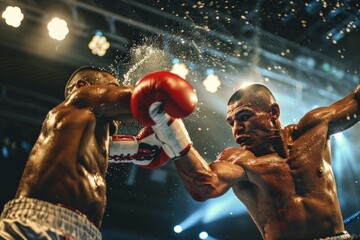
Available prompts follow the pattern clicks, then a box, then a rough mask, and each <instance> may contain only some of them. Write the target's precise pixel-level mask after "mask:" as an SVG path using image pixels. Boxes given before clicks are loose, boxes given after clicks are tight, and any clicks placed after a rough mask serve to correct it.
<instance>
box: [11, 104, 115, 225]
mask: <svg viewBox="0 0 360 240" xmlns="http://www.w3.org/2000/svg"><path fill="white" fill-rule="evenodd" d="M107 141H108V124H107V122H106V121H105V120H102V119H96V117H95V114H94V113H93V112H92V110H91V108H88V107H86V108H83V107H80V108H79V107H76V106H74V105H73V104H68V103H66V102H64V103H62V104H60V105H58V106H57V107H55V108H54V109H53V110H51V111H50V112H49V113H48V115H47V117H46V119H45V121H44V123H43V126H42V130H41V133H40V135H39V137H38V139H37V142H36V143H35V145H34V147H33V149H32V151H31V153H30V156H29V158H28V162H27V165H26V167H25V170H24V173H23V177H22V179H21V182H20V185H19V188H18V191H17V194H16V197H17V198H18V197H30V198H36V199H40V200H45V201H48V202H51V203H55V204H63V205H65V206H67V207H69V208H72V209H76V210H78V211H80V212H82V213H84V214H85V215H87V217H88V218H89V219H90V220H91V221H92V222H94V223H95V224H96V225H98V226H99V224H100V219H101V217H102V215H103V212H104V209H105V205H106V186H105V174H106V169H107V147H105V146H107Z"/></svg>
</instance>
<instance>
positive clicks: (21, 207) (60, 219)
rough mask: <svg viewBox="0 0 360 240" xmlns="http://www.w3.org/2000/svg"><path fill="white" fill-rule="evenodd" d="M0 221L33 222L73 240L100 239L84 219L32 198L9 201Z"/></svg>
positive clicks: (69, 211)
mask: <svg viewBox="0 0 360 240" xmlns="http://www.w3.org/2000/svg"><path fill="white" fill-rule="evenodd" d="M0 219H13V220H20V221H24V222H26V221H33V222H36V223H38V224H39V225H41V226H43V227H44V228H46V229H49V230H53V231H56V232H62V233H64V235H66V236H69V237H71V238H73V239H94V240H95V239H102V237H101V233H100V231H99V230H98V229H97V228H96V227H95V225H94V224H92V223H91V222H90V221H89V220H88V219H86V218H85V217H83V216H81V215H79V214H77V213H75V212H73V211H71V210H69V209H66V208H63V207H60V206H56V205H54V204H51V203H48V202H45V201H41V200H37V199H32V198H18V199H14V200H11V201H9V202H8V203H7V204H6V205H5V207H4V211H3V212H2V214H1V216H0Z"/></svg>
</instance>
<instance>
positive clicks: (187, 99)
mask: <svg viewBox="0 0 360 240" xmlns="http://www.w3.org/2000/svg"><path fill="white" fill-rule="evenodd" d="M196 105H197V95H196V92H195V90H194V89H193V87H192V86H191V85H190V84H189V83H188V82H187V81H186V80H185V79H183V78H181V77H180V76H178V75H176V74H174V73H171V72H167V71H160V72H154V73H151V74H148V75H146V76H144V77H143V78H142V79H140V81H139V82H137V84H136V86H135V88H134V92H133V94H132V95H131V109H132V112H133V115H134V117H135V119H136V120H137V121H139V122H140V123H141V124H143V125H146V126H151V127H152V128H153V130H154V132H155V134H156V137H157V138H158V139H159V140H160V141H161V142H162V149H163V150H164V152H165V153H166V154H167V155H168V156H169V157H170V158H178V157H181V156H183V155H184V154H186V153H187V152H188V151H189V149H190V147H191V145H192V142H191V139H190V137H189V134H188V132H187V130H186V128H185V126H184V124H183V122H182V120H181V119H180V118H184V117H187V116H188V115H190V114H191V113H192V112H193V111H194V109H195V107H196Z"/></svg>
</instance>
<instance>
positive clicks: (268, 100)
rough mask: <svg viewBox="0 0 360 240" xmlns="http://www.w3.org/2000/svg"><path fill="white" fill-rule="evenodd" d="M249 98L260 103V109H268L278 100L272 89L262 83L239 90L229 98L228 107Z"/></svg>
mask: <svg viewBox="0 0 360 240" xmlns="http://www.w3.org/2000/svg"><path fill="white" fill-rule="evenodd" d="M243 97H249V98H252V99H254V100H256V101H257V102H258V103H259V105H260V106H259V107H261V106H263V107H268V106H270V104H272V103H276V99H275V97H274V95H273V94H272V92H271V91H270V89H269V88H268V87H267V86H265V85H264V84H261V83H253V84H250V85H248V86H246V87H244V88H239V89H238V90H236V92H235V93H233V95H231V97H230V98H229V101H228V103H227V105H230V104H233V103H234V102H236V101H237V100H239V99H241V98H243Z"/></svg>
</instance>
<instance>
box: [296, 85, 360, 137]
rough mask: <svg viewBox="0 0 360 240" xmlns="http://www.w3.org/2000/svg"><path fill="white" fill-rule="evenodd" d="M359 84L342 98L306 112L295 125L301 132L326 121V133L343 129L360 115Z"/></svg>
mask: <svg viewBox="0 0 360 240" xmlns="http://www.w3.org/2000/svg"><path fill="white" fill-rule="evenodd" d="M359 102H360V85H359V86H357V88H356V89H355V90H354V91H353V92H352V93H350V94H349V95H348V96H346V97H345V98H343V99H340V100H339V101H337V102H335V103H333V104H331V105H329V106H327V107H321V108H316V109H314V110H312V111H310V112H309V113H307V114H306V115H305V116H304V117H303V118H302V119H301V120H300V122H299V124H298V125H297V126H296V131H297V132H298V133H299V134H301V133H304V132H305V131H307V130H308V129H310V128H311V127H313V126H314V125H316V124H318V123H319V122H320V121H326V122H327V124H328V126H329V131H328V135H331V134H334V133H337V132H341V131H344V130H346V129H348V128H350V127H352V126H353V125H355V124H356V123H357V122H358V121H359V117H360V108H359V106H360V105H359Z"/></svg>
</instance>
